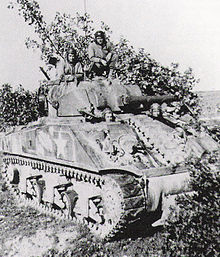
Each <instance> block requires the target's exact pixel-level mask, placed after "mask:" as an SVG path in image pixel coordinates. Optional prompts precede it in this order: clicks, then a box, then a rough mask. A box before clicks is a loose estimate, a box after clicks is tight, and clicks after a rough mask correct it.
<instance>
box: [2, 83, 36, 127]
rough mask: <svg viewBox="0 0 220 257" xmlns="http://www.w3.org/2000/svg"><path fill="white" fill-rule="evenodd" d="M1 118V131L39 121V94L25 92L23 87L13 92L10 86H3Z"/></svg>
mask: <svg viewBox="0 0 220 257" xmlns="http://www.w3.org/2000/svg"><path fill="white" fill-rule="evenodd" d="M0 117H1V120H0V126H1V129H3V127H7V126H15V125H25V124H27V123H28V122H30V121H33V120H37V118H38V117H39V112H38V98H37V94H36V93H32V92H30V91H28V90H25V89H24V88H23V87H22V86H21V85H20V86H19V87H18V88H16V89H15V90H13V88H12V86H10V85H9V84H3V85H2V86H1V87H0Z"/></svg>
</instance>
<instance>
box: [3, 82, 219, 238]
mask: <svg viewBox="0 0 220 257" xmlns="http://www.w3.org/2000/svg"><path fill="white" fill-rule="evenodd" d="M48 101H49V111H48V112H49V113H48V116H47V117H41V118H39V119H38V121H36V122H32V123H30V124H28V125H26V126H18V127H15V128H11V129H10V130H9V131H7V132H5V133H4V135H3V136H2V137H1V138H0V148H1V152H2V158H3V168H2V175H3V176H4V178H5V180H6V181H7V184H8V186H9V187H10V188H11V190H12V192H13V194H14V195H15V197H16V199H18V200H19V201H21V202H24V203H25V204H26V205H30V206H32V207H34V208H36V209H38V210H40V211H41V212H45V213H46V214H49V215H53V216H55V217H57V218H61V219H69V220H71V221H73V222H79V223H83V224H86V225H87V226H88V227H89V228H90V229H91V231H92V232H93V233H94V234H95V235H97V236H98V237H100V238H110V237H115V236H117V235H123V234H124V233H126V231H131V229H132V228H134V227H136V226H137V225H138V224H141V225H142V226H143V225H159V224H162V223H163V221H164V219H165V218H166V217H167V213H168V211H169V205H170V203H171V202H172V199H174V198H175V196H176V195H177V194H181V193H184V192H189V191H190V190H191V189H190V186H189V172H188V170H187V169H186V167H185V166H184V163H185V160H186V159H187V158H189V157H191V156H196V157H202V156H203V154H204V153H206V152H207V151H215V150H217V149H218V145H217V143H216V142H215V141H213V139H212V138H211V137H210V136H208V135H207V134H205V132H201V133H197V132H195V131H186V129H184V120H182V121H181V120H179V119H176V118H175V115H174V113H175V110H176V109H175V108H176V107H175V103H176V102H178V101H177V99H176V98H175V97H174V96H173V95H155V96H148V95H143V94H142V92H141V90H140V88H139V87H138V86H135V85H122V83H121V82H119V81H118V80H117V79H115V80H107V79H104V78H97V79H93V80H90V81H82V82H80V83H79V84H77V83H74V82H70V83H68V84H67V83H62V85H54V86H53V87H52V88H51V89H50V91H49V94H48ZM172 108H173V110H174V111H172V115H171V114H169V110H168V109H172ZM164 109H166V110H167V111H164Z"/></svg>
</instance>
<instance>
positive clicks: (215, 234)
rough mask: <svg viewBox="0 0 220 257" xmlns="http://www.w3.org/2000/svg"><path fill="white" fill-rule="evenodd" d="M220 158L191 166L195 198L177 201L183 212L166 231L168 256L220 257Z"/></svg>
mask: <svg viewBox="0 0 220 257" xmlns="http://www.w3.org/2000/svg"><path fill="white" fill-rule="evenodd" d="M217 160H218V158H217V156H216V155H210V156H207V157H206V158H204V159H202V160H201V159H197V160H192V161H190V163H189V168H190V174H191V186H192V189H193V191H194V194H192V195H184V196H182V197H179V198H178V199H177V204H178V206H179V207H180V211H179V213H178V214H177V212H175V211H174V212H173V213H172V216H171V217H172V219H171V217H170V221H169V222H168V224H167V226H166V228H165V231H166V233H165V241H166V244H165V246H164V248H163V251H164V254H166V256H175V257H176V256H190V257H192V256H206V257H207V256H210V257H211V256H218V254H219V250H220V249H219V242H218V239H219V214H220V211H219V210H220V198H219V188H220V187H219V186H220V177H219V171H217V169H216V168H215V167H216V166H215V165H214V164H215V162H216V161H217Z"/></svg>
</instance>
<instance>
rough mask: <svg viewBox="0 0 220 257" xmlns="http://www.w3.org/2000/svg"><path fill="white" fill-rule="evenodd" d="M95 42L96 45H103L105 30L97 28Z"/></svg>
mask: <svg viewBox="0 0 220 257" xmlns="http://www.w3.org/2000/svg"><path fill="white" fill-rule="evenodd" d="M94 36H95V42H96V44H98V45H103V44H105V43H106V37H105V32H103V31H101V30H98V31H96V33H95V35H94Z"/></svg>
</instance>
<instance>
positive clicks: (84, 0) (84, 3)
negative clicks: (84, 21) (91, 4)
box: [84, 0, 87, 13]
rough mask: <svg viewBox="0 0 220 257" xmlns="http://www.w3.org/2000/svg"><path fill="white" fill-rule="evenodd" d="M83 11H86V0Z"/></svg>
mask: <svg viewBox="0 0 220 257" xmlns="http://www.w3.org/2000/svg"><path fill="white" fill-rule="evenodd" d="M84 13H87V11H86V0H84Z"/></svg>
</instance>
